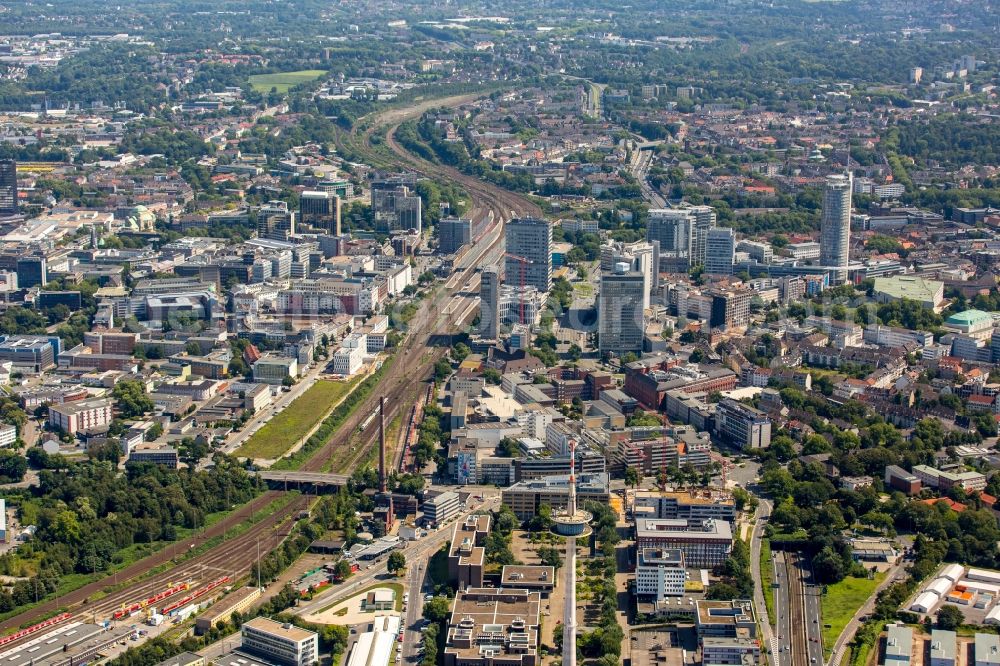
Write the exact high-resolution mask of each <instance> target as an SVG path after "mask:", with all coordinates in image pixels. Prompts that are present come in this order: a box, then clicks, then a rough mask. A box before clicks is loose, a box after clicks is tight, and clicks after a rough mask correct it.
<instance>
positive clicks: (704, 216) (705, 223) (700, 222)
mask: <svg viewBox="0 0 1000 666" xmlns="http://www.w3.org/2000/svg"><path fill="white" fill-rule="evenodd" d="M689 210H690V211H691V213H692V214H693V215H694V225H693V226H692V227H691V245H690V248H691V249H690V252H689V255H690V258H691V265H692V266H697V265H698V264H704V263H705V254H706V253H707V252H708V231H709V230H710V229H714V228H715V209H714V208H712V207H711V206H691V208H690V209H689Z"/></svg>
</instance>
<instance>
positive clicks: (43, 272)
mask: <svg viewBox="0 0 1000 666" xmlns="http://www.w3.org/2000/svg"><path fill="white" fill-rule="evenodd" d="M48 281H49V272H48V263H47V261H46V259H45V257H18V260H17V286H18V287H20V288H21V289H30V288H31V287H38V286H42V285H44V284H46V283H47V282H48Z"/></svg>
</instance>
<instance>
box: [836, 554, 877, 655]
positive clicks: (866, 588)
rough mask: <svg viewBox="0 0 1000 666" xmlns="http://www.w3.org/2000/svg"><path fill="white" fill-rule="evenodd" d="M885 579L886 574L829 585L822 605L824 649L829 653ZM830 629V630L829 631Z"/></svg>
mask: <svg viewBox="0 0 1000 666" xmlns="http://www.w3.org/2000/svg"><path fill="white" fill-rule="evenodd" d="M883 578H885V574H884V573H879V574H875V578H872V579H868V578H850V577H848V578H845V579H844V580H842V581H840V582H839V583H835V584H833V585H828V586H827V588H826V594H825V595H823V599H822V602H821V605H820V613H821V614H822V616H823V649H824V650H827V651H829V650H830V649H831V648H832V647H833V644H834V643H835V642H836V641H837V637H838V636H840V632H841V631H843V630H844V627H846V626H847V623H848V622H850V621H851V618H852V617H854V614H855V613H856V612H857V611H858V609H859V608H861V606H862V605H863V604H864V603H865V602H866V601H868V599H870V598H871V596H872V594H874V593H875V588H876V587H878V584H879V583H881V582H882V579H883ZM827 627H829V629H827Z"/></svg>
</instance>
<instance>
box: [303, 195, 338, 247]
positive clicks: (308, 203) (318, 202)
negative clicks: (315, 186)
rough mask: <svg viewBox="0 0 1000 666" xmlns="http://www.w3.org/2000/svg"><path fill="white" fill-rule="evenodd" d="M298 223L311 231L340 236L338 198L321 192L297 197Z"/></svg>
mask: <svg viewBox="0 0 1000 666" xmlns="http://www.w3.org/2000/svg"><path fill="white" fill-rule="evenodd" d="M299 221H300V222H301V223H302V224H303V225H305V226H307V227H310V228H312V229H315V230H317V231H323V232H324V233H328V234H331V235H333V236H339V235H340V197H338V196H337V195H336V194H331V193H330V192H324V191H322V190H306V191H305V192H303V193H302V194H300V195H299Z"/></svg>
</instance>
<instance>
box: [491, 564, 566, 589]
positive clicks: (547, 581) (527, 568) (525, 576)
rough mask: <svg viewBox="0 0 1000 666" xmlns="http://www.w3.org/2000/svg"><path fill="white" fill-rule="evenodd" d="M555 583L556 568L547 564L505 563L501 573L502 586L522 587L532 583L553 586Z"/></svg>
mask: <svg viewBox="0 0 1000 666" xmlns="http://www.w3.org/2000/svg"><path fill="white" fill-rule="evenodd" d="M554 583H555V569H554V568H552V567H546V566H534V565H523V564H508V565H505V566H504V568H503V570H502V571H501V573H500V585H501V587H521V586H525V585H530V586H532V587H536V586H548V587H552V586H553V584H554Z"/></svg>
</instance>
